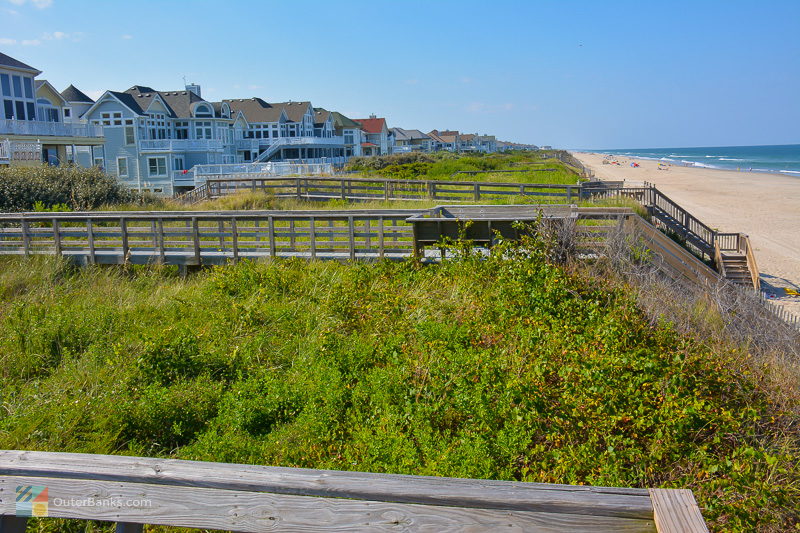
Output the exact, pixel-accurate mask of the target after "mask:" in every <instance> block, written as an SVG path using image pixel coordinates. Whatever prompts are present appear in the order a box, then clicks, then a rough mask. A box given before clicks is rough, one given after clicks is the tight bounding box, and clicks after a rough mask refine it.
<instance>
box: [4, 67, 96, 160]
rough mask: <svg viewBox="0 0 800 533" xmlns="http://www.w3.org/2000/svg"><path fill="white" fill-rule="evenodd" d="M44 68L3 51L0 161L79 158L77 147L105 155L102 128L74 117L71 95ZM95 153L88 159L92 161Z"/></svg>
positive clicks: (87, 158)
mask: <svg viewBox="0 0 800 533" xmlns="http://www.w3.org/2000/svg"><path fill="white" fill-rule="evenodd" d="M39 74H41V71H40V70H38V69H36V68H33V67H31V66H30V65H27V64H25V63H23V62H22V61H19V60H18V59H14V58H13V57H10V56H8V55H6V54H3V53H0V99H2V101H3V107H2V110H3V111H2V112H3V115H2V118H0V165H3V166H9V165H10V166H32V165H38V164H41V163H42V162H45V163H49V164H51V165H59V164H63V163H67V162H78V161H77V153H78V150H79V147H81V148H85V149H86V150H87V151H88V152H89V153H91V154H99V155H100V156H102V152H103V144H104V142H105V139H104V137H103V130H102V128H98V127H95V126H94V125H91V124H86V123H85V122H84V121H80V120H73V117H72V116H71V109H69V108H70V106H69V103H68V102H67V100H66V99H65V98H64V97H63V96H62V95H61V94H60V93H59V92H58V91H57V90H56V89H55V88H54V87H53V86H52V85H51V84H50V83H49V82H48V81H47V80H37V79H36V77H37V76H38V75H39ZM92 160H93V158H92V156H87V157H86V161H85V163H87V164H91V163H90V162H91V161H92Z"/></svg>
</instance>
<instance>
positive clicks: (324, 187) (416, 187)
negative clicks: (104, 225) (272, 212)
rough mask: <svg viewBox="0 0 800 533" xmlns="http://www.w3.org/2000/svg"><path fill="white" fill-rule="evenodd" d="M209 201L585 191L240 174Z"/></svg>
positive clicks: (217, 186) (216, 183)
mask: <svg viewBox="0 0 800 533" xmlns="http://www.w3.org/2000/svg"><path fill="white" fill-rule="evenodd" d="M206 184H207V185H208V187H209V193H208V196H209V198H219V197H221V196H225V195H229V194H236V193H239V192H244V191H268V192H270V193H272V194H274V195H275V196H277V197H294V198H301V199H314V200H326V199H341V200H437V201H452V202H463V201H470V202H472V201H474V202H478V201H481V200H486V199H490V198H504V197H505V198H507V197H511V196H530V197H537V198H542V197H550V198H558V199H559V200H561V199H563V200H564V201H565V202H566V203H571V202H572V201H574V200H578V199H580V198H582V197H583V196H585V195H588V194H589V193H582V189H581V186H580V185H579V184H577V183H576V184H575V185H562V184H541V183H493V182H481V181H437V180H396V179H379V178H350V177H341V178H340V177H336V178H328V177H307V176H301V177H294V178H289V177H285V178H283V177H273V176H268V175H264V176H253V175H242V176H241V177H236V178H230V177H226V178H214V177H211V176H209V177H208V179H206Z"/></svg>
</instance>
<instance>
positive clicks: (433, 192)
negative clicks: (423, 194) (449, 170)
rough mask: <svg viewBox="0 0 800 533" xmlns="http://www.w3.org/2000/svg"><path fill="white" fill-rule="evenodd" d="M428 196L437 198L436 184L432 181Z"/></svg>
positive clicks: (429, 184) (432, 198) (429, 183)
mask: <svg viewBox="0 0 800 533" xmlns="http://www.w3.org/2000/svg"><path fill="white" fill-rule="evenodd" d="M428 198H430V199H431V200H435V199H436V184H435V183H434V182H432V181H429V182H428Z"/></svg>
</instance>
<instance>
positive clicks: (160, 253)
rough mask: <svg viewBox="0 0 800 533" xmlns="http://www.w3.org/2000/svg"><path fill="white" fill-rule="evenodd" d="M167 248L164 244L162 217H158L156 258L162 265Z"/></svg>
mask: <svg viewBox="0 0 800 533" xmlns="http://www.w3.org/2000/svg"><path fill="white" fill-rule="evenodd" d="M166 255H167V250H166V246H165V245H164V219H163V218H161V217H159V218H158V260H159V262H160V263H161V264H162V265H163V264H164V263H165V262H166V259H167V257H166Z"/></svg>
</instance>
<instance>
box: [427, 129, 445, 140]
mask: <svg viewBox="0 0 800 533" xmlns="http://www.w3.org/2000/svg"><path fill="white" fill-rule="evenodd" d="M428 137H430V138H431V139H433V140H434V141H436V142H440V143H446V142H448V141H445V140H444V139H442V138H441V137H439V132H438V131H437V130H432V131H429V132H428Z"/></svg>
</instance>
